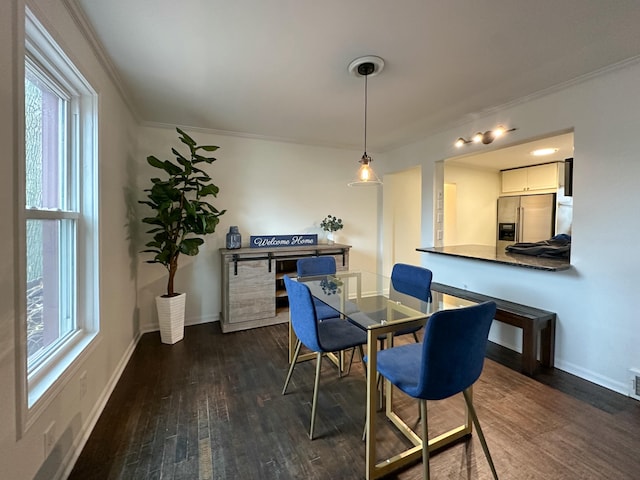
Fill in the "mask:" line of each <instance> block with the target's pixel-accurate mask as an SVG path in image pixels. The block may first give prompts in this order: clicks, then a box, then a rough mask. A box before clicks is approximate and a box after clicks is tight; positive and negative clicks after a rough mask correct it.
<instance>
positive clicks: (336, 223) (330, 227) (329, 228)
mask: <svg viewBox="0 0 640 480" xmlns="http://www.w3.org/2000/svg"><path fill="white" fill-rule="evenodd" d="M320 226H321V227H322V229H323V230H324V231H325V232H327V243H328V244H329V245H333V242H334V241H335V237H334V232H337V231H338V230H342V228H343V227H344V225H343V224H342V219H341V218H338V217H334V216H333V215H327V216H326V217H325V219H324V220H322V222H321V223H320Z"/></svg>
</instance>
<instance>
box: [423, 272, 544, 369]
mask: <svg viewBox="0 0 640 480" xmlns="http://www.w3.org/2000/svg"><path fill="white" fill-rule="evenodd" d="M431 290H433V291H435V292H440V293H444V294H447V295H453V296H455V297H459V298H463V299H465V300H469V301H472V302H486V301H489V300H491V301H494V302H495V303H496V306H497V311H496V317H495V319H496V320H498V321H499V322H503V323H506V324H508V325H513V326H514V327H518V328H521V329H522V366H521V371H522V373H524V374H526V375H529V376H532V375H533V374H534V373H535V371H536V370H537V368H538V349H540V365H542V366H544V367H553V366H554V357H555V337H556V314H555V313H553V312H549V311H547V310H541V309H539V308H534V307H529V306H527V305H521V304H519V303H513V302H508V301H506V300H502V299H500V298H495V297H490V296H488V295H482V294H480V293H475V292H470V291H468V290H463V289H461V288H456V287H451V286H449V285H443V284H442V283H436V282H433V283H432V284H431ZM538 339H539V340H538Z"/></svg>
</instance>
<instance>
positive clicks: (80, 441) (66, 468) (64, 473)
mask: <svg viewBox="0 0 640 480" xmlns="http://www.w3.org/2000/svg"><path fill="white" fill-rule="evenodd" d="M140 338H142V334H141V333H139V334H138V335H137V336H136V337H135V338H134V339H133V340H132V341H131V343H130V344H129V347H127V350H126V351H125V353H124V355H123V356H122V358H121V359H120V362H119V363H118V366H117V367H116V369H115V370H114V372H113V375H111V378H110V379H109V382H108V383H107V385H106V386H105V388H104V389H103V391H102V394H101V395H100V397H99V398H98V401H97V402H96V404H95V405H94V407H93V409H92V410H91V413H90V414H89V416H88V417H87V421H86V422H85V424H84V425H83V427H82V430H81V432H80V435H78V437H77V438H76V440H75V441H74V442H73V446H72V447H71V448H70V449H69V451H68V453H67V455H65V458H64V460H63V461H62V462H61V464H60V468H59V469H58V471H57V472H56V475H55V476H54V477H53V478H54V479H55V480H63V479H65V478H68V477H69V475H70V474H71V471H72V470H73V467H74V466H75V464H76V461H77V460H78V457H79V456H80V454H81V453H82V449H83V448H84V446H85V445H86V443H87V440H88V439H89V436H90V435H91V432H92V431H93V428H94V427H95V426H96V423H97V422H98V419H99V418H100V415H102V411H103V410H104V407H105V405H106V404H107V401H108V400H109V397H111V394H112V393H113V390H114V389H115V388H116V385H117V384H118V381H119V380H120V377H121V376H122V372H124V369H125V367H126V366H127V363H129V359H130V358H131V355H133V352H134V351H135V349H136V346H137V345H138V342H139V341H140Z"/></svg>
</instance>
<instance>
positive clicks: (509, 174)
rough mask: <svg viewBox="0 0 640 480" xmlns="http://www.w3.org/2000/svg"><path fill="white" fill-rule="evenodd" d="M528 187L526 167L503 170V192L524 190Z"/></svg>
mask: <svg viewBox="0 0 640 480" xmlns="http://www.w3.org/2000/svg"><path fill="white" fill-rule="evenodd" d="M526 189H527V169H526V168H516V169H513V170H505V171H504V172H502V193H513V192H524V191H525V190H526Z"/></svg>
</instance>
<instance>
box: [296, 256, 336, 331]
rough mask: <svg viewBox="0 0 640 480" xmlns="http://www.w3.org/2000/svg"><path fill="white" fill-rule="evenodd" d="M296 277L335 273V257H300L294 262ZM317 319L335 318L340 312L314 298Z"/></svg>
mask: <svg viewBox="0 0 640 480" xmlns="http://www.w3.org/2000/svg"><path fill="white" fill-rule="evenodd" d="M296 270H297V274H298V278H304V277H316V276H320V275H333V274H335V273H336V259H335V258H334V257H331V256H328V255H327V256H323V257H307V258H300V259H298V261H297V262H296ZM313 303H314V305H315V306H316V313H317V314H318V320H324V319H325V318H336V317H339V316H340V312H338V311H337V310H335V309H333V308H331V307H330V306H329V305H327V304H326V303H323V302H321V301H320V300H318V299H316V298H314V299H313Z"/></svg>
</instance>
